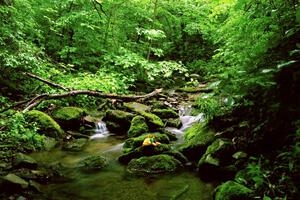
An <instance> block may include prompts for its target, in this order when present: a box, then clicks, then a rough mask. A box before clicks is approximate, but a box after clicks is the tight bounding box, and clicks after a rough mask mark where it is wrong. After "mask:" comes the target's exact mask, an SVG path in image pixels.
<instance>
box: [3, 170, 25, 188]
mask: <svg viewBox="0 0 300 200" xmlns="http://www.w3.org/2000/svg"><path fill="white" fill-rule="evenodd" d="M1 179H2V181H1V182H2V184H1V189H4V191H7V190H12V191H14V192H15V191H18V190H20V189H24V188H28V186H29V183H28V182H27V181H25V180H24V179H22V178H20V177H19V176H17V175H15V174H7V175H6V176H4V177H2V178H1Z"/></svg>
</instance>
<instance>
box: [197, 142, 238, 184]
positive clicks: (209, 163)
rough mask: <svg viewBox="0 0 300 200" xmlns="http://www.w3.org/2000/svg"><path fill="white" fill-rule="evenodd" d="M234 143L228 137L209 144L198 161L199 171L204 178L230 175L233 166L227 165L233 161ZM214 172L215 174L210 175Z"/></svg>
mask: <svg viewBox="0 0 300 200" xmlns="http://www.w3.org/2000/svg"><path fill="white" fill-rule="evenodd" d="M233 150H234V149H233V147H232V143H231V141H230V140H228V139H220V138H219V139H217V140H216V141H214V142H213V143H212V144H211V145H210V146H208V148H207V150H206V152H205V154H204V155H203V156H202V158H201V159H200V160H199V162H198V168H199V173H200V175H202V177H203V178H208V179H214V178H218V177H224V178H226V177H230V176H231V174H232V172H231V168H227V165H229V164H230V162H231V161H232V159H233V158H232V153H233ZM210 174H212V175H213V176H210Z"/></svg>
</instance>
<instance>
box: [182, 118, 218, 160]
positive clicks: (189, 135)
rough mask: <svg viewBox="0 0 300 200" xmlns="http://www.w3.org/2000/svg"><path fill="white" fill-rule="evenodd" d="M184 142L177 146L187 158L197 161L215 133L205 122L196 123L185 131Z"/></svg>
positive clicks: (212, 139)
mask: <svg viewBox="0 0 300 200" xmlns="http://www.w3.org/2000/svg"><path fill="white" fill-rule="evenodd" d="M184 136H185V143H184V144H183V145H181V146H180V147H179V151H180V152H182V153H183V154H184V155H185V156H186V157H187V158H188V159H189V160H192V161H198V160H199V159H200V158H201V157H202V155H203V154H204V153H205V151H206V149H207V147H208V146H209V145H210V144H211V143H212V142H213V141H214V138H215V133H214V132H213V131H211V130H210V129H208V128H207V127H206V125H205V124H202V123H196V124H194V125H193V126H192V127H191V128H189V129H188V130H187V131H186V133H185V135H184Z"/></svg>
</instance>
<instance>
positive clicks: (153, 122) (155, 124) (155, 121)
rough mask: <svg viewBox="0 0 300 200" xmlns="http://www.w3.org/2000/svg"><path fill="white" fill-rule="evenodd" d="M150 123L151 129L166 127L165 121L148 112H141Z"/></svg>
mask: <svg viewBox="0 0 300 200" xmlns="http://www.w3.org/2000/svg"><path fill="white" fill-rule="evenodd" d="M139 113H140V114H141V115H142V116H143V117H145V119H146V120H147V122H148V125H149V127H150V128H153V129H155V128H159V127H164V123H163V121H162V120H161V119H160V118H159V117H158V116H157V115H155V114H152V113H148V112H139Z"/></svg>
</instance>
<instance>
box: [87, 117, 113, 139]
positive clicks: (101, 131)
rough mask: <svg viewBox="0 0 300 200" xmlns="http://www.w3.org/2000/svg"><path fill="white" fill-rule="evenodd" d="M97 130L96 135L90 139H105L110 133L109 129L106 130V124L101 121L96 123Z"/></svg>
mask: <svg viewBox="0 0 300 200" xmlns="http://www.w3.org/2000/svg"><path fill="white" fill-rule="evenodd" d="M95 125H96V129H95V133H96V134H94V135H92V136H91V137H90V139H97V138H103V137H106V136H107V135H108V133H109V131H108V129H107V128H106V124H105V123H104V122H103V121H99V122H97V123H95Z"/></svg>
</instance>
